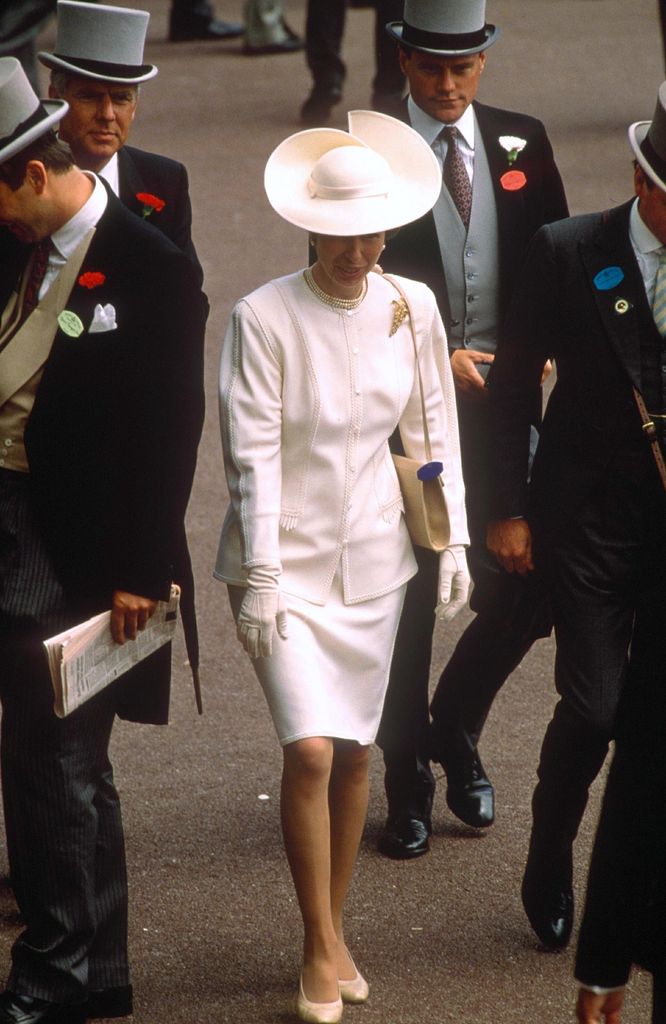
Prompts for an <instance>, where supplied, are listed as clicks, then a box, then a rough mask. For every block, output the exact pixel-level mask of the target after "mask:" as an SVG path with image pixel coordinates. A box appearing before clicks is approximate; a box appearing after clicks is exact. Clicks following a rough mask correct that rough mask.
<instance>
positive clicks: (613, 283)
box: [592, 267, 624, 292]
mask: <svg viewBox="0 0 666 1024" xmlns="http://www.w3.org/2000/svg"><path fill="white" fill-rule="evenodd" d="M620 281H624V271H623V270H622V268H621V267H604V269H603V270H600V271H599V273H598V274H595V275H594V277H593V278H592V283H593V285H594V287H595V288H598V290H599V291H600V292H609V291H610V290H611V288H615V287H617V285H618V284H619V283H620Z"/></svg>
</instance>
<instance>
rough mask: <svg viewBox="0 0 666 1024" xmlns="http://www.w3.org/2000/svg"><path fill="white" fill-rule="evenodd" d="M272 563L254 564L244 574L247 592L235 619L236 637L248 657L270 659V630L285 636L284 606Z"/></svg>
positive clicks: (285, 613)
mask: <svg viewBox="0 0 666 1024" xmlns="http://www.w3.org/2000/svg"><path fill="white" fill-rule="evenodd" d="M279 574H280V570H279V569H277V568H275V567H274V566H267V565H261V566H255V567H254V568H253V569H250V571H249V572H248V576H247V583H248V585H247V591H246V592H245V597H244V598H243V601H242V604H241V606H240V611H239V612H238V619H237V620H236V636H237V637H238V639H239V640H240V642H241V643H242V645H243V647H244V648H245V650H246V651H247V653H248V654H249V655H250V657H251V658H269V657H270V656H271V653H272V650H273V632H274V630H275V629H276V628H277V631H278V636H280V637H282V639H283V640H286V639H287V636H288V630H287V609H286V607H285V603H284V598H283V597H282V594H281V593H280V587H279V585H278V576H279Z"/></svg>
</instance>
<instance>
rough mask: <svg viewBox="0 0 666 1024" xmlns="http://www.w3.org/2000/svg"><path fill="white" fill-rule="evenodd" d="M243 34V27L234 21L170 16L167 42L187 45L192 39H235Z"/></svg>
mask: <svg viewBox="0 0 666 1024" xmlns="http://www.w3.org/2000/svg"><path fill="white" fill-rule="evenodd" d="M244 32H245V26H244V25H239V24H238V22H235V21H220V20H219V19H218V18H186V19H181V18H178V17H174V16H173V15H172V17H171V22H170V24H169V42H171V43H187V42H190V41H191V40H193V39H213V40H215V39H217V40H218V41H219V40H221V39H237V38H238V36H242V35H243V33H244Z"/></svg>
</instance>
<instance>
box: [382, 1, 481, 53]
mask: <svg viewBox="0 0 666 1024" xmlns="http://www.w3.org/2000/svg"><path fill="white" fill-rule="evenodd" d="M386 31H387V32H388V33H389V35H391V36H393V37H394V39H397V40H398V42H399V43H401V44H402V45H403V46H407V47H409V48H410V49H412V50H421V51H423V53H435V54H438V55H439V56H440V57H462V56H465V55H466V54H472V53H480V52H481V51H482V50H486V49H487V48H488V47H489V46H492V44H493V43H494V42H496V41H497V39H498V38H499V34H500V30H499V29H498V28H496V27H495V25H487V24H486V0H405V9H404V12H403V20H402V21H390V22H389V23H388V25H387V26H386Z"/></svg>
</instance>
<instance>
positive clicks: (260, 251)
mask: <svg viewBox="0 0 666 1024" xmlns="http://www.w3.org/2000/svg"><path fill="white" fill-rule="evenodd" d="M130 6H137V7H138V6H144V7H148V8H150V10H151V12H152V14H153V18H152V21H151V25H150V33H149V45H148V48H147V55H146V56H147V59H148V60H150V61H154V62H155V63H157V64H158V65H159V67H160V74H159V77H158V78H157V79H156V80H155V81H151V82H149V83H147V84H146V85H145V86H144V87H143V90H142V94H141V103H140V109H139V114H138V118H137V122H136V124H135V126H134V130H133V135H132V141H133V142H134V143H135V144H137V145H140V146H143V147H144V148H147V149H153V150H155V151H157V152H163V153H166V154H170V155H172V156H174V157H177V158H179V159H181V160H183V161H184V162H185V163H186V164H187V166H188V168H189V171H190V178H191V191H192V196H193V200H194V215H195V219H194V230H195V240H196V244H197V247H198V250H199V254H200V257H201V259H202V262H203V264H204V267H205V270H206V290H207V292H208V295H209V297H210V300H211V309H212V312H211V318H210V321H209V331H208V364H207V374H208V377H207V391H208V418H207V423H206V430H205V435H204V439H203V443H202V447H201V452H200V459H199V469H198V473H197V479H196V484H195V489H194V495H193V499H192V503H191V508H190V516H189V522H190V536H191V545H192V549H193V555H194V561H195V571H196V572H197V575H198V605H199V615H200V618H199V622H200V630H201V635H202V642H203V680H204V705H205V715H204V717H203V718H199V717H197V714H196V710H195V706H194V699H193V696H192V693H191V687H190V683H189V679H188V675H187V671H186V669H185V668H184V667H183V664H184V654H183V648H182V645H181V644H178V647H177V652H176V659H175V660H176V666H177V667H176V672H175V680H174V695H173V713H172V724H171V726H170V727H169V728H168V729H151V728H148V727H139V726H129V725H126V724H124V723H119V724H118V726H117V728H116V730H115V735H114V741H113V746H114V755H115V764H116V770H117V779H118V783H119V788H120V790H121V792H122V796H123V807H124V814H125V823H126V832H127V845H128V860H129V871H130V882H131V886H130V888H131V921H130V944H131V957H132V963H133V970H134V984H135V990H136V1012H135V1016H134V1019H135V1020H136V1021H137V1022H140V1024H181V1022H182V1024H185V1022H188V1024H189V1022H191V1021H201V1022H204V1024H213V1022H215V1024H249V1022H253V1024H287V1022H288V1021H291V1020H293V1019H294V1018H293V1016H292V1014H291V1009H290V1008H291V1001H292V999H293V993H294V988H295V984H296V979H297V977H298V970H299V946H300V941H301V926H300V919H299V914H298V908H297V906H296V903H295V899H294V897H293V894H292V888H291V883H290V878H289V874H288V870H287V865H286V861H285V858H284V854H283V851H282V844H281V838H280V829H279V811H278V797H279V775H280V763H281V757H280V751H279V748H278V746H277V742H276V740H275V738H274V735H273V732H272V727H271V723H270V720H269V716H268V712H267V710H266V708H265V706H264V702H263V697H262V695H261V693H260V691H259V687H258V684H257V683H256V681H255V679H254V676H253V673H252V671H251V669H250V665H249V662H248V661H247V659H246V657H245V655H244V654H243V652H242V651H241V649H240V647H239V646H238V644H237V642H236V640H235V637H234V634H233V630H232V628H231V616H230V614H229V610H228V607H227V603H226V595H225V592H224V587H223V586H222V585H221V584H219V583H215V582H214V581H213V580H212V579H211V567H212V564H213V560H214V556H215V550H216V545H217V535H218V530H219V526H220V523H221V520H222V516H223V512H224V509H225V506H226V492H225V487H224V483H223V472H222V466H221V457H220V450H219V440H218V430H217V406H216V374H217V362H218V356H219V348H220V341H221V337H222V334H223V330H224V326H225V323H226V321H227V318H228V315H229V312H230V310H231V307H232V305H233V302H234V301H235V299H237V298H238V297H239V296H241V295H243V294H245V293H246V292H248V291H249V290H251V289H252V288H253V287H255V286H256V285H258V284H260V283H261V282H263V281H265V280H268V279H269V278H271V277H274V276H278V275H280V274H284V273H288V272H290V271H292V270H295V269H297V268H298V267H299V266H300V265H302V264H303V262H304V258H305V240H304V237H303V235H302V233H300V232H298V231H297V230H296V229H292V228H290V227H289V226H287V225H286V224H284V223H282V222H281V221H280V220H279V218H278V217H277V216H276V215H275V214H273V213H272V211H271V210H270V208H269V206H268V203H267V202H266V200H265V198H264V195H263V190H262V176H263V166H264V163H265V160H266V158H267V156H268V154H269V153H270V152H271V150H272V148H273V147H274V146H275V145H276V144H277V143H278V142H279V141H281V139H282V138H283V137H285V136H286V135H288V134H290V133H291V132H292V131H296V130H298V127H299V125H298V120H297V114H298V108H299V105H300V103H301V102H302V101H303V99H304V98H305V96H306V94H307V92H308V89H309V76H308V73H307V69H306V67H305V62H304V59H303V56H302V55H300V54H296V55H292V56H275V57H265V58H249V57H244V56H242V53H241V48H240V44H239V43H237V42H231V43H227V44H211V43H186V44H178V45H173V44H169V43H167V42H166V41H165V39H166V22H167V7H168V5H167V0H145V3H139V4H130ZM285 6H286V9H287V12H288V15H289V20H290V22H291V24H292V25H293V27H294V28H295V29H296V30H298V31H300V30H301V29H302V27H303V23H304V6H305V5H304V3H302V2H299V0H288V2H287V3H286V4H285ZM217 8H218V13H219V14H220V15H221V16H226V17H228V18H232V17H240V15H241V3H240V0H229V2H228V3H223V2H222V0H218V2H217ZM488 18H489V20H490V21H493V22H496V23H497V24H499V25H501V27H502V29H503V35H502V38H501V40H500V41H499V42H498V43H497V45H496V46H494V47H493V48H492V50H491V51H489V58H488V65H487V68H486V72H485V75H484V78H483V81H482V87H481V92H480V98H482V99H485V100H486V101H487V102H489V103H495V104H498V105H501V106H506V107H509V108H515V109H518V110H522V111H527V112H530V113H534V114H535V115H537V116H539V117H541V118H542V119H543V120H544V121H545V122H546V124H547V127H548V129H549V132H550V136H551V139H552V140H553V144H554V147H555V152H556V157H557V159H558V162H559V166H560V168H561V171H562V174H563V177H564V180H565V185H566V188H567V192H568V195H569V199H570V205H571V207H572V211H573V212H583V211H588V210H594V209H601V208H603V207H604V206H608V205H614V204H616V203H618V202H621V201H623V200H624V199H625V198H627V197H628V196H629V194H630V187H631V156H630V150H629V148H628V145H627V143H626V128H627V125H628V124H629V123H630V122H632V121H635V120H639V119H645V118H650V117H651V116H652V112H653V109H654V103H655V96H656V90H657V87H658V85H659V83H660V81H661V79H662V77H663V74H662V71H663V68H662V57H661V43H660V40H659V37H658V30H657V20H656V2H654V0H631V2H630V3H627V2H626V0H489V3H488ZM371 28H372V21H371V14H370V12H369V11H367V10H354V11H351V12H350V13H349V16H348V31H347V38H346V41H345V59H346V60H347V62H348V65H349V77H348V82H347V86H346V91H345V96H344V101H343V104H342V105H341V107H340V108H338V110H340V115H339V117H338V118H336V120H335V122H334V123H335V124H336V125H337V124H339V126H340V127H343V126H344V118H343V112H344V110H346V109H348V108H349V109H353V108H362V107H364V106H366V105H367V104H368V103H369V95H370V81H371V77H372V58H371V56H370V55H369V54H370V46H371V42H370V41H371ZM51 41H52V32H48V33H46V34H45V36H44V39H43V42H44V44H45V45H46V48H50V45H51ZM138 286H140V283H138ZM581 429H584V425H583V424H582V423H581ZM467 621H468V617H467V613H464V614H462V615H461V616H460V617H459V619H457V620H456V622H455V623H454V624H453V626H449V627H446V628H441V627H438V632H437V643H436V651H435V656H434V669H435V671H437V670H439V669H440V668H441V666H442V665H443V664H444V662H445V660H446V658H447V656H448V654H449V652H450V651H451V649H452V646H453V644H454V643H455V640H456V638H457V636H458V635H459V632H460V630H461V629H462V628H463V627H464V625H465V624H466V622H467ZM552 657H553V647H552V643H551V642H550V641H542V642H540V643H539V644H538V645H537V646H536V647H535V649H534V650H533V651H532V652H531V653H530V654H529V656H528V657H527V658H526V659H525V661H524V663H523V665H522V666H521V667H520V669H519V670H518V671H516V672H515V674H514V675H513V677H512V678H511V680H510V681H509V683H508V684H507V685H506V686H505V688H504V690H503V691H502V693H501V694H500V696H499V698H498V700H497V702H496V704H495V707H494V709H493V712H492V714H491V717H490V720H489V722H488V726H487V729H486V732H485V735H484V739H483V744H482V749H483V757H484V762H485V764H486V766H487V769H488V771H489V774H490V775H491V777H492V778H493V780H494V782H495V785H496V790H497V802H498V818H497V822H496V824H495V826H494V827H493V828H492V829H491V830H489V832H488V833H487V834H482V835H481V834H477V833H475V832H474V831H473V830H469V829H466V828H465V827H464V826H462V825H459V824H457V822H456V819H454V818H453V817H452V816H451V815H450V813H449V812H448V811H447V809H446V806H445V802H444V795H443V790H444V787H443V786H441V787H440V792H439V794H438V797H437V799H436V803H435V810H434V829H435V835H434V837H433V842H432V851H431V853H430V854H429V855H428V856H426V857H423V858H421V859H419V860H418V861H415V862H412V863H407V864H400V863H395V862H391V861H387V860H385V859H384V858H382V857H380V856H379V854H378V853H377V852H376V849H375V841H376V837H377V834H378V831H379V829H380V827H381V824H382V821H383V818H384V814H385V804H384V799H383V792H382V773H381V762H380V757H379V756H378V754H375V756H374V758H373V766H372V791H371V801H370V811H369V816H368V823H367V829H366V834H365V838H364V842H363V846H362V850H361V855H360V859H359V864H358V870H357V874H356V878H355V883H354V887H353V893H352V896H351V899H350V903H349V915H348V938H349V941H350V945H351V947H352V949H353V951H354V955H355V957H356V959H357V962H358V963H359V964H360V966H361V967H362V969H363V972H364V973H365V974H366V975H367V977H368V979H369V981H370V984H371V990H372V992H371V999H370V1001H369V1003H368V1004H367V1005H366V1006H364V1007H358V1008H349V1009H346V1010H345V1021H347V1022H348V1024H380V1022H381V1024H423V1022H431V1024H444V1022H448V1021H455V1022H457V1024H546V1022H548V1024H566V1022H570V1021H572V1020H573V1009H572V1007H573V997H574V991H575V989H574V984H573V982H572V977H571V970H572V957H573V953H572V952H571V951H567V952H565V953H562V954H549V953H546V952H544V951H543V950H540V949H539V948H538V945H537V942H536V940H535V939H534V937H533V935H532V934H531V931H530V929H529V926H528V924H527V922H526V919H525V917H524V914H523V911H522V907H521V905H520V898H519V884H520V878H521V872H522V867H523V861H524V857H525V852H526V845H527V837H528V828H529V800H530V795H531V791H532V788H533V784H534V771H535V765H536V762H537V755H538V750H539V746H540V741H541V737H542V734H543V731H544V728H545V725H546V723H547V721H548V719H549V716H550V712H551V709H552V706H553V700H554V698H553V686H552ZM599 794H600V786H599V784H597V786H596V788H595V792H594V795H593V798H592V800H591V802H590V807H589V810H588V813H587V815H586V818H585V822H584V825H583V828H582V830H581V836H580V838H579V841H578V843H577V847H576V890H577V894H578V903H579V909H580V902H581V898H582V893H583V891H584V877H585V870H586V865H587V859H588V856H589V848H590V841H591V836H592V832H593V828H594V823H595V820H596V814H597V810H598V798H599ZM17 927H18V925H17V921H16V916H15V909H14V907H13V903H12V900H11V897H10V895H9V894H8V893H6V892H5V893H0V946H1V947H2V948H1V952H2V954H3V956H5V957H6V956H7V955H8V953H9V948H10V944H11V941H12V939H13V937H14V936H15V934H16V932H17ZM648 1006H649V985H648V979H647V978H646V977H645V976H644V975H640V974H637V975H636V977H635V979H634V981H633V982H632V984H631V987H630V991H629V995H628V1001H627V1010H626V1015H625V1018H624V1020H625V1022H626V1024H640V1022H645V1021H647V1020H649V1011H648Z"/></svg>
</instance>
